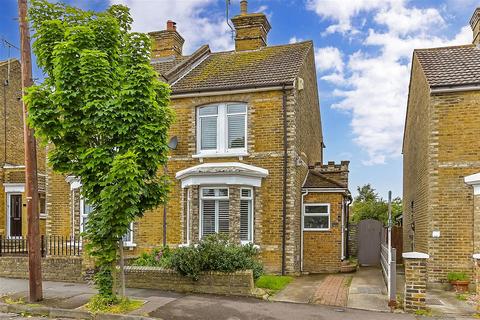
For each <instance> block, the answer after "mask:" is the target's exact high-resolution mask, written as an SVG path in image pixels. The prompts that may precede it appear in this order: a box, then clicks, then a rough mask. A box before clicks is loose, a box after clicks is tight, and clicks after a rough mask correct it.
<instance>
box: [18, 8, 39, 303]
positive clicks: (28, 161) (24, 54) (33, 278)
mask: <svg viewBox="0 0 480 320" xmlns="http://www.w3.org/2000/svg"><path fill="white" fill-rule="evenodd" d="M18 14H19V22H20V51H21V64H22V94H23V96H24V95H25V89H26V88H28V87H30V86H32V85H33V79H32V54H31V48H30V31H29V28H28V23H27V0H18ZM27 118H28V106H27V105H26V103H25V101H23V138H24V146H25V190H26V199H27V217H28V235H27V237H28V271H29V289H30V302H36V301H40V300H42V299H43V296H42V295H43V294H42V271H41V259H42V258H41V253H40V241H41V240H40V227H39V216H38V181H37V148H36V147H37V145H36V141H35V136H34V131H33V129H32V128H30V127H29V126H28V124H27Z"/></svg>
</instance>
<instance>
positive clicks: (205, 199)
mask: <svg viewBox="0 0 480 320" xmlns="http://www.w3.org/2000/svg"><path fill="white" fill-rule="evenodd" d="M229 229H230V217H229V193H228V188H221V187H208V188H201V189H200V238H202V237H204V236H207V235H209V234H214V233H228V232H229Z"/></svg>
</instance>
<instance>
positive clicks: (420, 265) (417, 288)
mask: <svg viewBox="0 0 480 320" xmlns="http://www.w3.org/2000/svg"><path fill="white" fill-rule="evenodd" d="M404 261H405V288H404V308H405V311H417V310H423V309H426V304H425V300H426V291H427V259H411V258H405V257H404Z"/></svg>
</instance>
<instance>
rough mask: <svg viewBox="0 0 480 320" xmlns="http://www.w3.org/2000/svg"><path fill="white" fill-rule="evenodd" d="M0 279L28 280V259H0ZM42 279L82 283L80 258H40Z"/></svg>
mask: <svg viewBox="0 0 480 320" xmlns="http://www.w3.org/2000/svg"><path fill="white" fill-rule="evenodd" d="M0 277H5V278H23V279H26V278H28V257H0ZM42 278H43V280H49V281H68V282H84V281H83V277H82V258H81V257H46V258H42Z"/></svg>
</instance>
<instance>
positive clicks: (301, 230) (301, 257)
mask: <svg viewBox="0 0 480 320" xmlns="http://www.w3.org/2000/svg"><path fill="white" fill-rule="evenodd" d="M307 174H308V173H307ZM306 195H308V189H307V191H306V192H305V193H303V192H302V201H301V202H302V203H301V204H300V205H301V209H300V215H301V217H300V272H303V216H304V214H305V212H304V210H305V208H304V206H303V203H304V198H305V196H306Z"/></svg>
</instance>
